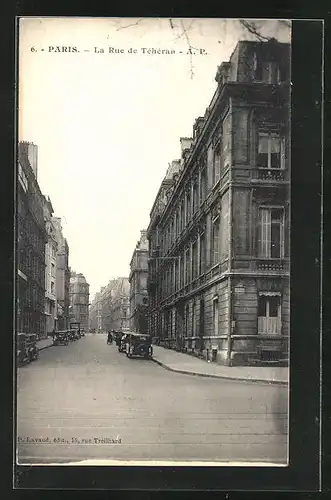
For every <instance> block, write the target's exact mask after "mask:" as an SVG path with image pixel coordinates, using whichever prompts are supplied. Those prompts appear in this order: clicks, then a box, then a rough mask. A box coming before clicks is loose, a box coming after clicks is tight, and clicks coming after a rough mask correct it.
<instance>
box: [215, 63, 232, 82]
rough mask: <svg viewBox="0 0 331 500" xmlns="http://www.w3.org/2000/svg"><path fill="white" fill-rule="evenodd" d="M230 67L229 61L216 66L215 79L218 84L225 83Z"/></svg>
mask: <svg viewBox="0 0 331 500" xmlns="http://www.w3.org/2000/svg"><path fill="white" fill-rule="evenodd" d="M230 67H231V63H229V62H222V64H221V65H220V66H217V72H216V76H215V80H216V81H217V83H218V84H219V85H224V83H226V82H227V81H228V80H229V77H230Z"/></svg>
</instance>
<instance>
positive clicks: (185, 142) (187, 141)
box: [180, 137, 193, 154]
mask: <svg viewBox="0 0 331 500" xmlns="http://www.w3.org/2000/svg"><path fill="white" fill-rule="evenodd" d="M192 143H193V138H192V137H181V138H180V146H181V151H182V154H183V152H184V151H185V150H186V149H190V147H191V146H192Z"/></svg>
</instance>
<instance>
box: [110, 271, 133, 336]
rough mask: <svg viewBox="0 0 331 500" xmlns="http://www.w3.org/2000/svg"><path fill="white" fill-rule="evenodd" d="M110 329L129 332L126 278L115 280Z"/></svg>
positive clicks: (128, 300) (128, 295) (128, 290)
mask: <svg viewBox="0 0 331 500" xmlns="http://www.w3.org/2000/svg"><path fill="white" fill-rule="evenodd" d="M111 325H112V326H111V328H113V329H114V330H121V331H123V332H125V331H128V330H130V283H129V280H128V278H117V280H116V283H115V286H114V288H113V290H112V302H111Z"/></svg>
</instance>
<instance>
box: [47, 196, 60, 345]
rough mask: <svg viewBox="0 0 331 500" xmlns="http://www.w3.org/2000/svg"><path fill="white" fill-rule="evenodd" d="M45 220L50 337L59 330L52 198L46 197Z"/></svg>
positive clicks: (56, 245)
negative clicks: (54, 331)
mask: <svg viewBox="0 0 331 500" xmlns="http://www.w3.org/2000/svg"><path fill="white" fill-rule="evenodd" d="M43 200H44V206H43V208H44V220H45V224H46V232H47V242H46V247H45V265H46V268H45V316H46V318H45V333H46V335H50V334H51V333H52V331H53V329H54V330H57V297H56V272H57V271H56V270H57V249H58V243H57V240H56V224H55V223H54V220H53V217H52V216H53V212H54V210H53V206H52V203H51V200H50V198H49V197H48V198H46V197H45V196H44V198H43Z"/></svg>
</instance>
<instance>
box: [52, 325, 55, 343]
mask: <svg viewBox="0 0 331 500" xmlns="http://www.w3.org/2000/svg"><path fill="white" fill-rule="evenodd" d="M52 337H53V342H54V340H55V328H53V331H52Z"/></svg>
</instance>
